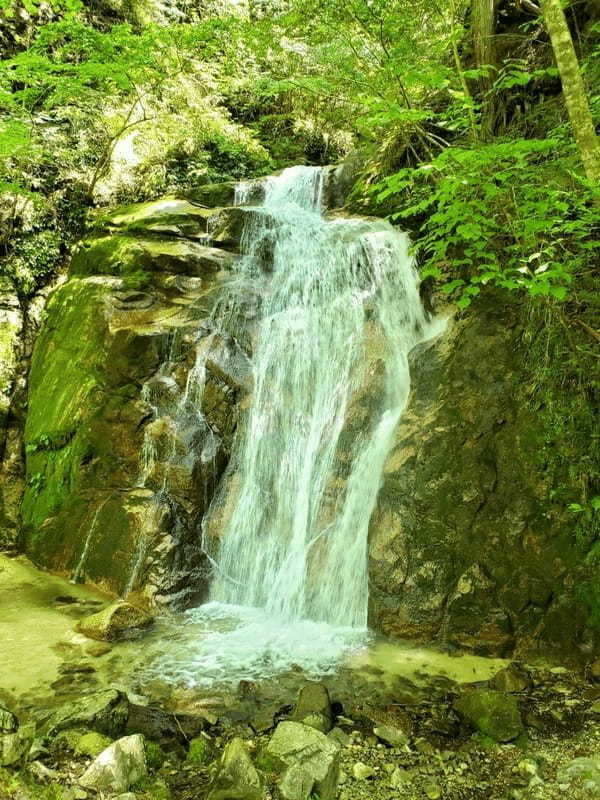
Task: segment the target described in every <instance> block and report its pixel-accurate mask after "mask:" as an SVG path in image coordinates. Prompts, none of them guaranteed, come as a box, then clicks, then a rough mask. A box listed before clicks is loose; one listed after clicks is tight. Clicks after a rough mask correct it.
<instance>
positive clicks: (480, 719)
mask: <svg viewBox="0 0 600 800" xmlns="http://www.w3.org/2000/svg"><path fill="white" fill-rule="evenodd" d="M454 709H455V710H456V711H457V712H458V713H459V714H460V716H461V717H462V719H463V720H465V721H467V722H469V723H470V724H471V725H472V726H473V727H474V728H475V729H476V730H478V731H480V732H481V733H483V734H485V735H486V736H490V737H491V738H492V739H494V740H495V741H497V742H510V741H512V740H513V739H516V738H517V736H518V735H519V734H520V733H521V732H522V731H523V722H522V720H521V715H520V713H519V709H518V706H517V701H516V699H515V698H514V697H512V696H511V695H507V694H503V693H502V692H497V691H494V690H492V689H475V690H473V691H470V692H466V693H465V694H464V695H463V696H462V697H460V698H459V699H458V700H456V701H455V703H454Z"/></svg>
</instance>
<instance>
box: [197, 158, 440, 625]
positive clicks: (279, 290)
mask: <svg viewBox="0 0 600 800" xmlns="http://www.w3.org/2000/svg"><path fill="white" fill-rule="evenodd" d="M323 188H324V172H323V170H321V169H318V168H310V167H295V168H292V169H289V170H286V171H285V172H284V173H283V174H282V175H281V176H279V177H276V178H272V179H270V180H269V181H268V182H267V184H266V187H265V201H264V205H263V206H262V213H257V214H254V215H253V217H252V222H251V223H250V224H249V225H248V227H247V229H246V231H245V235H244V245H245V249H246V250H247V255H246V256H245V258H244V259H243V260H242V261H241V263H240V266H239V270H240V271H241V273H242V274H244V275H245V277H246V278H247V279H248V278H251V277H252V276H253V275H260V273H261V270H263V269H264V268H265V261H264V259H265V254H266V257H267V258H268V259H269V262H270V263H269V264H268V265H267V266H268V269H269V270H270V272H271V278H270V281H269V283H268V286H267V288H266V290H265V293H264V297H263V300H262V309H261V321H260V327H259V331H258V336H257V340H258V341H257V345H256V349H255V352H254V356H253V365H254V394H253V398H252V406H251V409H250V412H249V419H248V422H247V425H246V430H245V433H244V436H243V438H242V440H241V441H240V443H239V446H238V452H237V454H236V455H235V458H236V459H237V461H236V465H235V466H236V469H237V471H238V473H239V476H240V479H241V489H240V493H239V496H238V499H237V504H236V507H235V510H234V513H233V516H232V518H231V520H230V522H229V525H228V526H227V530H226V531H224V533H223V539H222V544H221V548H220V552H219V554H218V557H217V564H218V570H217V576H216V580H215V583H214V586H213V589H212V597H213V599H215V600H218V601H221V602H225V603H232V604H237V605H242V606H254V607H261V608H264V609H266V610H267V611H269V612H271V613H274V614H277V615H281V616H283V617H286V618H287V619H290V620H300V619H312V620H323V621H325V622H329V623H332V624H335V625H345V626H350V627H355V628H356V627H359V628H364V627H366V623H367V528H368V524H369V518H370V516H371V512H372V510H373V506H374V503H375V499H376V495H377V491H378V488H379V480H380V476H381V471H382V469H383V462H384V460H385V457H386V455H387V453H388V451H389V448H390V445H391V442H392V437H393V433H394V429H395V426H396V423H397V421H398V419H399V417H400V414H401V413H402V410H403V408H404V405H405V403H406V398H407V394H408V385H409V375H408V364H407V354H408V352H409V350H410V349H411V348H412V347H413V345H414V344H415V343H416V342H417V341H418V340H419V339H420V338H422V336H423V331H424V329H425V319H424V312H423V308H422V305H421V302H420V298H419V293H418V288H417V280H416V276H415V272H414V270H413V266H412V262H411V260H410V258H409V256H408V253H407V246H408V243H407V239H406V237H405V236H403V235H402V234H399V233H397V232H396V231H394V230H393V229H392V228H391V227H390V226H388V225H386V224H384V223H381V222H365V221H362V220H351V219H338V220H333V221H330V220H327V219H326V218H325V217H324V216H323V214H322V208H321V207H322V195H323ZM367 319H369V320H370V324H371V326H375V327H376V328H378V329H379V330H378V333H380V334H381V335H382V337H383V339H384V342H385V348H386V350H387V352H386V353H385V354H384V356H383V357H384V362H385V371H386V378H385V382H384V388H383V392H382V396H381V398H379V401H378V402H377V403H376V404H375V405H376V407H375V408H374V410H373V415H372V417H373V419H372V422H371V428H370V430H366V431H364V432H363V436H362V437H361V440H360V441H358V442H356V443H355V445H356V446H355V447H354V452H352V453H350V454H348V455H349V456H350V459H351V462H350V467H349V470H348V475H347V477H346V479H345V487H344V488H343V489H342V490H341V492H340V497H339V501H338V503H337V504H336V510H335V513H334V515H333V519H331V520H330V521H328V522H327V523H324V522H322V520H321V517H322V512H323V510H324V506H325V505H326V504H327V503H328V502H329V498H328V495H329V493H330V483H331V481H332V478H333V477H334V472H335V469H336V457H337V456H338V455H339V452H338V450H339V443H340V435H341V433H342V430H343V428H344V424H345V421H346V417H347V412H348V407H349V404H350V403H351V400H352V397H353V395H354V394H355V393H356V392H357V391H358V389H359V388H360V386H361V382H362V380H363V372H364V367H365V361H366V356H365V345H366V325H367Z"/></svg>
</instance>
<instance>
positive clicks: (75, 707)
mask: <svg viewBox="0 0 600 800" xmlns="http://www.w3.org/2000/svg"><path fill="white" fill-rule="evenodd" d="M128 714H129V701H128V700H127V697H126V695H125V694H124V693H123V692H119V691H118V690H116V689H105V690H103V691H101V692H93V693H92V694H88V695H84V696H83V697H82V698H81V699H80V700H78V701H77V702H75V703H71V704H70V705H68V706H66V707H65V708H61V709H59V710H58V711H56V712H55V713H54V714H53V715H52V717H51V718H50V721H49V723H48V728H47V734H48V735H49V736H56V734H57V733H59V732H60V731H65V730H67V729H68V728H85V729H87V730H94V731H97V732H98V733H103V734H105V735H106V736H112V737H115V736H119V734H120V733H122V731H123V730H124V728H125V724H126V722H127V717H128Z"/></svg>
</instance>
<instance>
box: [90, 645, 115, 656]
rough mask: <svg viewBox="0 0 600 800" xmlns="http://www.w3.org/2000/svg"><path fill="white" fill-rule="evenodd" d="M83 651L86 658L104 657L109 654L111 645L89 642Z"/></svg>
mask: <svg viewBox="0 0 600 800" xmlns="http://www.w3.org/2000/svg"><path fill="white" fill-rule="evenodd" d="M84 650H85V652H86V654H87V655H88V656H91V657H92V658H100V656H105V655H106V654H107V653H110V651H111V650H112V645H110V644H109V643H108V642H90V643H89V644H86V645H85V647H84Z"/></svg>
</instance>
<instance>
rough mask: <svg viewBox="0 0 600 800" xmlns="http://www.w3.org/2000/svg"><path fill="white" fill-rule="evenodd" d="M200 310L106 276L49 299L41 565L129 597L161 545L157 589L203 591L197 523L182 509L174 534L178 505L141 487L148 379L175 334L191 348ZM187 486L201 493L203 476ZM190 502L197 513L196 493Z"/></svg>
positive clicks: (33, 453)
mask: <svg viewBox="0 0 600 800" xmlns="http://www.w3.org/2000/svg"><path fill="white" fill-rule="evenodd" d="M175 291H176V290H175V289H173V292H175ZM197 313H198V309H197V308H193V307H191V306H190V307H185V306H180V305H176V304H174V303H172V302H171V300H170V299H169V294H168V293H165V291H164V290H163V289H161V288H160V287H155V286H150V287H148V290H147V291H145V292H139V291H131V290H127V289H125V288H124V282H123V281H122V280H120V279H118V278H115V277H108V276H98V275H96V276H92V277H86V278H80V277H74V278H72V279H71V280H70V281H68V282H67V283H66V284H64V285H63V286H61V287H60V288H59V289H58V290H57V291H56V292H55V293H54V295H53V296H52V298H51V300H50V302H49V304H48V307H47V315H46V319H45V321H44V324H43V326H42V329H41V331H40V334H39V336H38V339H37V342H36V345H35V349H34V353H33V358H32V364H31V373H30V385H29V410H28V416H27V423H26V427H25V446H26V455H27V486H26V492H25V497H24V501H23V506H22V515H23V525H24V540H25V547H26V550H27V552H28V554H29V555H30V556H31V558H32V559H33V560H34V561H35V562H36V563H38V564H41V565H43V566H45V567H47V568H50V569H53V570H55V571H58V572H61V573H64V574H66V575H68V576H70V577H72V578H73V579H75V580H89V581H92V582H93V583H95V584H96V585H98V586H99V587H101V588H103V589H105V590H108V591H111V592H114V593H117V594H121V593H123V592H125V591H127V590H128V589H133V588H139V587H140V586H142V587H143V585H144V582H145V581H146V580H147V575H146V573H145V570H144V559H145V556H146V555H148V554H149V553H151V552H152V549H153V548H154V547H159V546H160V547H161V552H162V554H163V555H162V559H161V563H160V570H159V573H160V574H159V575H158V577H156V579H155V580H154V584H153V589H152V591H151V593H152V594H153V595H155V594H161V595H165V596H169V597H172V596H174V593H179V594H181V593H182V592H183V594H185V596H186V597H188V596H191V594H193V593H194V591H197V587H196V585H195V584H194V581H193V580H191V579H190V575H191V573H192V572H193V571H194V570H199V569H200V564H199V562H200V561H201V556H200V555H198V553H194V552H193V548H192V547H191V544H190V543H191V542H195V529H194V528H193V526H192V524H191V521H190V523H189V525H188V523H187V522H186V521H185V519H187V517H185V514H184V515H183V517H182V518H181V519H179V520H178V523H177V526H176V531H175V533H173V534H172V533H171V532H170V528H171V526H172V525H174V520H173V507H171V506H169V505H168V504H163V505H157V503H156V502H155V500H154V497H153V493H152V491H151V490H149V489H144V488H143V487H139V486H138V483H139V479H140V474H141V473H140V471H141V466H140V464H141V455H140V454H141V451H142V446H143V442H144V429H145V425H146V423H147V422H148V421H149V420H150V418H151V409H150V408H149V407H148V406H147V405H146V404H145V403H144V402H143V400H142V396H141V395H142V386H143V384H144V382H145V381H146V380H148V379H149V378H150V377H151V376H153V375H154V374H155V373H156V372H157V371H158V369H159V367H160V365H161V363H162V362H163V360H164V358H165V355H166V353H167V352H169V349H170V348H171V347H172V342H173V337H174V336H175V335H177V337H179V339H180V340H182V341H183V340H186V341H187V339H189V342H190V345H192V344H193V342H194V340H195V333H196V332H197V329H198V324H199V323H198V319H197V316H196V315H197ZM186 326H188V327H189V328H190V335H189V336H187V334H186ZM186 336H187V339H186ZM182 380H184V377H183V378H182ZM188 488H189V492H190V493H191V494H192V495H193V494H194V493H195V492H196V490H198V493H199V495H201V496H204V494H203V492H201V491H200V490H199V489H198V486H197V484H196V483H194V482H192V483H191V484H190V487H188ZM182 502H185V503H186V504H187V505H188V506H189V507H190V508H192V507H193V506H194V497H193V496H190V497H187V495H186V496H185V497H183V498H182ZM184 518H185V519H184ZM188 545H190V546H188ZM196 550H197V548H196ZM186 579H189V582H190V586H187V585H186Z"/></svg>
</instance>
